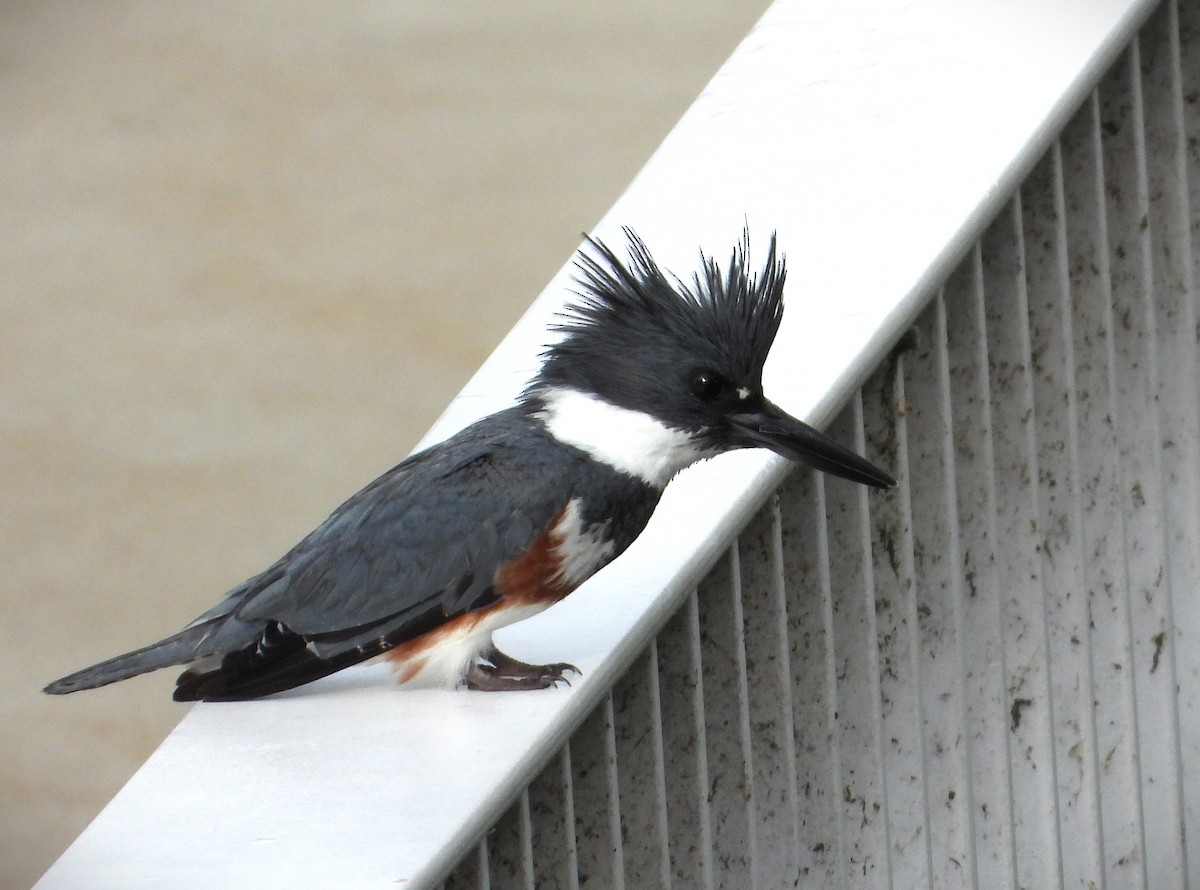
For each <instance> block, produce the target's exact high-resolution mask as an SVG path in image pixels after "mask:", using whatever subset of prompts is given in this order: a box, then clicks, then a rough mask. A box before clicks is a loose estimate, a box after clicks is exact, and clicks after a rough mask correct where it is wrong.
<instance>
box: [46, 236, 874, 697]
mask: <svg viewBox="0 0 1200 890" xmlns="http://www.w3.org/2000/svg"><path fill="white" fill-rule="evenodd" d="M623 233H624V235H625V238H626V239H627V247H626V255H627V259H622V257H620V256H619V255H618V253H617V252H616V251H614V250H613V249H610V248H609V247H608V246H607V245H606V244H605V243H604V242H603V241H601V240H599V239H597V238H592V237H588V236H586V235H585V236H584V244H583V245H582V246H581V248H580V250H579V252H578V253H577V255H576V258H575V263H574V265H575V277H574V287H573V289H572V294H571V297H572V299H570V300H568V301H567V303H566V306H565V308H564V309H563V310H561V311H560V312H559V313H558V315H557V316H556V318H555V320H554V321H553V322H552V323H551V325H550V332H551V334H552V336H551V337H550V338H548V339H550V340H551V342H550V343H549V345H547V346H546V347H545V348H544V350H543V351H542V353H541V355H540V358H541V365H540V368H539V370H538V371H537V372H536V374H534V376H533V377H532V379H531V380H530V382H529V383H528V384H527V385H526V386H525V388H524V389H523V390H522V392H521V393H520V395H519V397H518V398H517V399H516V400H515V401H514V404H513V405H512V406H510V407H508V408H505V409H503V410H500V411H498V412H496V413H494V414H491V415H490V416H488V417H485V418H483V419H481V420H478V421H476V422H475V423H473V424H471V425H470V426H467V427H466V428H465V429H463V430H462V431H460V432H458V433H457V434H455V435H453V436H451V437H450V438H448V439H447V440H445V441H444V442H442V443H440V444H436V445H433V446H431V447H429V448H427V449H425V450H423V451H419V452H418V453H416V454H414V455H412V456H411V457H409V458H407V459H406V460H404V461H403V462H401V463H400V464H398V465H397V466H395V467H394V468H392V469H391V470H389V471H387V472H386V473H384V474H383V475H382V476H380V477H379V478H378V479H376V480H375V481H373V482H371V483H370V484H369V485H367V486H366V487H365V488H363V489H362V490H361V491H359V492H358V493H357V494H355V495H353V496H352V497H351V498H350V499H349V500H347V501H346V502H345V503H343V504H342V505H341V506H339V507H338V508H337V509H336V510H334V511H333V513H331V514H330V515H329V517H328V518H327V519H326V520H325V521H324V522H322V523H321V524H320V525H318V526H317V527H316V528H315V529H314V530H313V531H312V532H310V533H309V534H308V535H307V536H305V537H304V538H303V539H302V540H301V541H300V542H299V543H298V544H296V545H295V546H294V547H293V548H292V549H291V550H289V551H288V552H287V553H285V554H284V555H283V556H282V557H280V558H279V559H278V560H277V561H276V562H274V563H272V564H271V565H270V566H268V567H267V568H266V569H265V570H263V571H262V572H260V573H259V574H257V575H254V576H253V577H251V578H248V579H247V580H245V581H243V582H242V583H241V584H238V585H237V586H236V587H234V588H233V589H232V590H231V591H229V592H228V593H227V594H226V596H225V597H224V599H222V600H221V601H220V602H219V603H218V604H217V605H216V606H214V607H213V608H212V609H210V610H209V611H207V612H205V613H203V614H202V615H200V616H199V617H198V618H196V619H195V620H194V621H192V622H191V623H190V624H188V625H186V626H185V627H184V629H183V630H181V631H179V632H178V633H176V634H174V635H172V636H169V637H167V638H165V639H163V640H161V641H159V642H156V643H153V644H151V645H148V646H145V647H143V648H141V649H137V650H135V651H132V652H129V653H126V654H124V655H119V656H117V657H115V658H111V659H109V660H107V661H103V662H101V663H99V664H96V665H94V666H92V667H88V668H85V669H83V670H80V671H77V672H75V673H73V674H70V675H69V676H66V677H63V678H62V679H59V680H56V681H54V682H53V683H50V684H49V685H48V686H46V687H45V690H44V691H45V692H47V693H50V694H54V695H61V694H64V693H71V692H75V691H78V690H82V689H91V688H95V687H99V686H104V685H106V684H109V683H113V682H116V681H119V680H124V679H127V678H129V677H133V676H136V675H139V674H143V673H146V672H149V671H153V670H157V669H160V668H165V667H172V666H183V668H184V669H183V671H182V673H181V674H179V676H178V679H177V680H176V686H175V690H174V695H173V697H174V699H175V700H177V701H195V700H207V701H223V700H241V699H252V698H258V697H261V696H266V695H271V694H273V693H277V692H282V691H284V690H289V689H293V688H295V687H298V686H302V685H304V684H307V683H310V682H312V681H314V680H317V679H320V678H322V677H325V676H327V675H329V674H332V673H334V672H337V671H340V670H342V669H344V668H347V667H349V666H351V665H354V664H357V663H360V662H363V661H366V660H368V659H372V658H375V657H377V656H382V657H383V658H385V659H387V660H389V661H390V662H391V663H392V665H393V668H394V672H395V678H396V680H397V681H398V683H399V684H400V685H405V684H416V685H433V686H443V687H458V688H461V687H466V688H467V689H471V690H481V691H511V690H534V689H546V688H550V687H556V686H558V684H560V683H566V684H569V682H570V681H569V679H568V678H567V676H566V675H567V674H568V673H570V674H578V673H579V671H578V669H577V668H575V667H574V666H573V665H571V664H568V663H566V662H560V663H554V664H544V665H535V664H528V663H525V662H522V661H520V660H518V659H516V658H513V657H511V656H509V655H507V654H506V653H503V652H501V651H500V650H499V649H497V647H496V645H495V643H494V642H493V639H492V633H493V632H494V631H495V630H497V629H498V628H501V627H504V626H506V625H508V624H512V623H514V622H516V621H520V620H522V619H524V618H527V617H529V616H531V615H534V614H536V613H538V612H541V611H542V610H544V609H546V608H548V607H549V606H551V605H553V604H554V603H556V602H558V601H560V600H562V599H563V598H564V597H566V596H567V595H568V594H570V593H571V592H572V591H573V590H575V589H576V588H577V587H579V585H580V584H582V583H583V582H584V581H585V580H587V579H588V578H589V577H591V576H592V575H594V574H595V573H596V572H597V571H599V570H600V569H601V568H603V567H604V566H605V565H607V564H608V563H610V562H612V560H614V559H616V558H617V557H618V556H620V555H621V553H623V552H624V551H625V550H626V548H628V547H629V545H630V544H631V543H632V542H633V541H634V540H635V539H636V538H637V537H638V536H639V535H640V534H641V533H642V531H643V529H644V528H645V527H646V525H647V523H648V522H649V520H650V517H651V515H652V514H653V513H654V510H655V507H656V506H657V504H658V502H659V499H660V497H661V495H662V493H663V491H664V489H665V488H666V486H667V484H668V483H669V482H670V481H671V480H672V479H673V478H674V477H675V476H676V475H677V474H678V473H679V472H680V471H682V470H683V469H685V468H686V467H688V466H690V465H691V464H693V463H696V462H697V461H700V460H704V459H708V458H712V457H715V456H717V455H719V454H722V453H724V452H728V451H733V450H736V449H744V448H766V449H769V450H771V451H774V452H775V453H777V454H779V455H782V456H783V457H785V458H787V459H789V460H790V461H793V462H798V463H802V464H807V465H809V466H810V467H812V468H814V469H816V470H820V471H823V472H825V473H829V474H832V475H834V476H839V477H842V478H844V479H847V480H850V481H851V482H855V483H861V484H864V485H867V486H871V487H874V488H880V489H886V488H890V487H892V486H894V485H895V480H894V479H893V478H892V476H891V475H889V474H888V473H887V472H885V471H884V470H882V469H880V468H879V467H877V466H875V465H874V464H872V463H871V462H869V461H868V460H866V459H865V458H863V457H861V456H859V455H858V454H856V453H855V452H854V451H852V450H850V449H848V448H846V447H844V446H843V445H841V444H839V443H838V442H836V441H835V440H834V439H832V438H830V437H829V436H827V435H825V434H824V433H822V432H820V431H819V430H817V429H815V428H814V427H812V426H809V425H808V424H806V423H804V422H802V421H800V420H798V419H796V418H794V417H791V416H789V415H788V414H786V413H785V412H784V411H783V410H782V409H781V408H779V407H777V406H776V405H775V404H773V403H772V402H770V401H769V400H768V399H767V398H766V396H765V395H764V393H763V386H762V375H763V367H764V364H765V362H766V359H767V356H768V353H769V352H770V349H771V346H772V344H773V342H774V340H775V336H776V333H777V332H778V330H779V326H780V322H781V320H782V318H783V289H784V282H785V279H786V276H787V269H786V260H785V257H784V256H783V254H782V253H781V252H780V251H778V249H777V243H776V242H777V239H776V235H775V234H774V233H772V235H771V238H770V243H769V246H768V249H767V257H766V260H765V263H764V265H763V267H762V269H761V271H756V269H755V268H754V267H752V266H751V264H750V237H749V231H748V228H747V230H746V231H744V232H743V234H742V238H741V240H740V241H739V242H738V243H737V244H736V245H735V247H734V249H733V252H732V255H731V257H730V259H729V261H728V263H727V264H726V263H721V262H718V261H717V260H716V259H715V258H714V256H713V255H708V254H705V253H704V251H703V250H701V251H700V265H699V271H696V272H695V273H694V274H693V275H692V276H691V277H690V279H683V278H679V277H677V276H675V275H673V274H671V273H669V272H667V271H665V270H664V269H662V268H661V267H660V265H659V264H658V262H657V261H656V260H655V259H654V257H653V256H652V254H651V252H650V250H649V249H648V247H647V246H646V243H645V242H644V241H643V240H642V239H641V238H640V237H639V236H638V235H637V234H636V232H635V231H634V230H633V229H631V228H629V227H625V228H624V229H623Z"/></svg>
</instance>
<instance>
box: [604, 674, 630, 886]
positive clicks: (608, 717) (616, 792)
mask: <svg viewBox="0 0 1200 890" xmlns="http://www.w3.org/2000/svg"><path fill="white" fill-rule="evenodd" d="M600 709H601V710H602V711H603V712H604V779H605V782H606V783H607V785H608V836H609V837H610V838H611V839H612V853H611V855H612V863H611V867H610V873H611V884H610V885H609V886H611V887H612V888H613V890H625V835H624V832H623V831H622V829H621V779H620V774H619V772H618V764H617V727H616V714H615V712H614V708H613V690H609V693H608V695H607V696H605V698H604V702H603V704H601V706H600Z"/></svg>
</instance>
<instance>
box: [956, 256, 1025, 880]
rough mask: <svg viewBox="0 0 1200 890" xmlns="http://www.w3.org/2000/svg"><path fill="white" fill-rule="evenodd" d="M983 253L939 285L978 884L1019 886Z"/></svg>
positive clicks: (1010, 705)
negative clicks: (941, 288)
mask: <svg viewBox="0 0 1200 890" xmlns="http://www.w3.org/2000/svg"><path fill="white" fill-rule="evenodd" d="M984 298H985V294H984V272H983V248H982V244H977V245H976V246H975V248H974V249H973V250H972V252H971V254H970V255H969V257H968V258H967V260H965V261H964V262H963V264H962V265H961V266H960V267H959V268H958V269H957V270H956V271H955V273H954V274H953V275H951V276H950V278H949V280H948V281H947V283H946V286H945V288H944V304H945V309H946V338H947V342H946V350H947V359H946V360H947V366H948V375H949V388H950V391H949V395H950V402H951V405H952V414H953V418H954V429H953V446H954V469H955V480H954V489H955V495H956V515H957V519H958V536H959V541H960V546H961V550H962V553H961V561H962V565H961V571H962V584H963V592H964V600H963V604H962V605H963V648H964V650H965V651H967V652H970V653H971V659H970V662H969V663H968V665H967V671H966V675H965V677H964V685H965V689H966V709H965V711H966V724H967V727H968V731H969V732H970V734H971V742H972V752H973V754H974V760H973V762H972V771H971V776H970V781H971V784H972V786H973V788H974V794H975V847H976V850H977V867H978V873H979V885H980V886H981V887H1005V886H1007V887H1014V888H1015V887H1016V885H1017V881H1016V846H1015V845H1016V832H1015V824H1014V823H1015V805H1014V801H1013V792H1014V788H1013V777H1012V762H1013V754H1012V751H1011V749H1012V747H1013V735H1012V732H1011V731H1010V728H1009V727H1010V720H1011V714H1012V703H1011V701H1010V697H1009V692H1008V682H1007V677H1008V658H1007V653H1006V651H1005V646H1004V628H1005V626H1006V624H1007V618H1006V616H1007V613H1008V605H1007V596H1008V595H1007V584H1006V583H1004V579H1003V578H1002V577H1001V575H1000V566H999V560H998V559H997V551H998V550H999V547H1000V544H999V535H998V532H997V530H996V510H997V508H996V500H997V495H996V488H997V484H998V483H997V480H996V472H995V468H996V461H995V456H994V445H993V419H992V402H991V390H992V383H991V371H990V368H991V360H990V357H989V353H988V341H987V323H986V302H985V299H984Z"/></svg>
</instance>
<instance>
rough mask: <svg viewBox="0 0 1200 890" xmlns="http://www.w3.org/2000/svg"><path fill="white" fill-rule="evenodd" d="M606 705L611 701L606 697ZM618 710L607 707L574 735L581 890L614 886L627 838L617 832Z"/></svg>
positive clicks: (573, 777) (573, 785) (573, 787)
mask: <svg viewBox="0 0 1200 890" xmlns="http://www.w3.org/2000/svg"><path fill="white" fill-rule="evenodd" d="M605 701H608V698H607V697H606V699H605ZM611 735H612V711H611V709H610V708H608V707H606V706H605V704H604V703H601V705H600V706H599V707H597V708H596V710H594V711H593V712H592V713H591V714H589V715H588V717H587V719H586V720H584V721H583V723H581V724H580V726H579V729H577V730H576V731H575V734H574V735H572V736H571V741H570V748H569V750H570V757H571V790H572V793H573V798H574V803H573V806H574V810H575V849H576V857H577V861H578V875H579V878H578V880H579V884H580V886H586V885H588V884H590V885H591V886H593V887H595V886H600V887H611V886H614V885H616V884H617V883H618V881H620V880H623V879H624V875H623V874H621V875H620V876H619V877H618V874H617V869H618V866H619V865H620V857H621V850H620V847H621V838H620V836H619V835H615V834H614V833H613V820H612V812H613V810H614V808H616V807H617V806H618V804H617V802H616V801H614V800H612V799H611V798H612V796H613V794H614V793H615V790H616V789H615V788H614V787H613V785H612V783H611V782H610V769H611V768H612V766H611V765H610V763H609V759H610V756H611V750H612V749H611V741H610V740H611Z"/></svg>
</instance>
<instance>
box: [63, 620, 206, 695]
mask: <svg viewBox="0 0 1200 890" xmlns="http://www.w3.org/2000/svg"><path fill="white" fill-rule="evenodd" d="M211 633H212V622H210V621H205V622H203V623H200V624H193V625H191V626H189V627H186V628H184V629H183V630H181V631H180V632H179V633H177V634H175V635H174V636H171V637H167V638H166V639H165V640H159V641H158V642H157V643H151V644H150V645H149V646H144V647H142V648H141V649H135V650H134V651H132V652H126V653H125V654H124V655H118V656H117V657H116V658H110V659H108V661H102V662H100V663H99V664H94V665H92V666H91V667H87V668H84V669H83V670H81V671H76V672H75V673H73V674H69V675H67V676H65V677H63V678H62V679H61V680H55V681H54V682H53V683H51V684H50V685H49V686H47V687H46V688H45V689H44V690H43V691H44V692H48V693H50V694H51V695H66V694H67V693H68V692H78V691H79V690H80V689H95V688H96V687H97V686H107V685H108V684H109V683H115V682H117V681H118V680H124V679H126V678H128V677H136V676H137V675H138V674H144V673H146V672H147V671H153V670H157V669H158V668H164V667H170V666H171V665H173V664H184V663H187V662H190V661H194V660H195V659H196V658H197V657H199V656H201V655H203V654H204V652H203V651H202V650H201V648H200V647H201V646H202V644H203V643H204V640H205V638H206V637H207V636H208V635H209V634H211Z"/></svg>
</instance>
